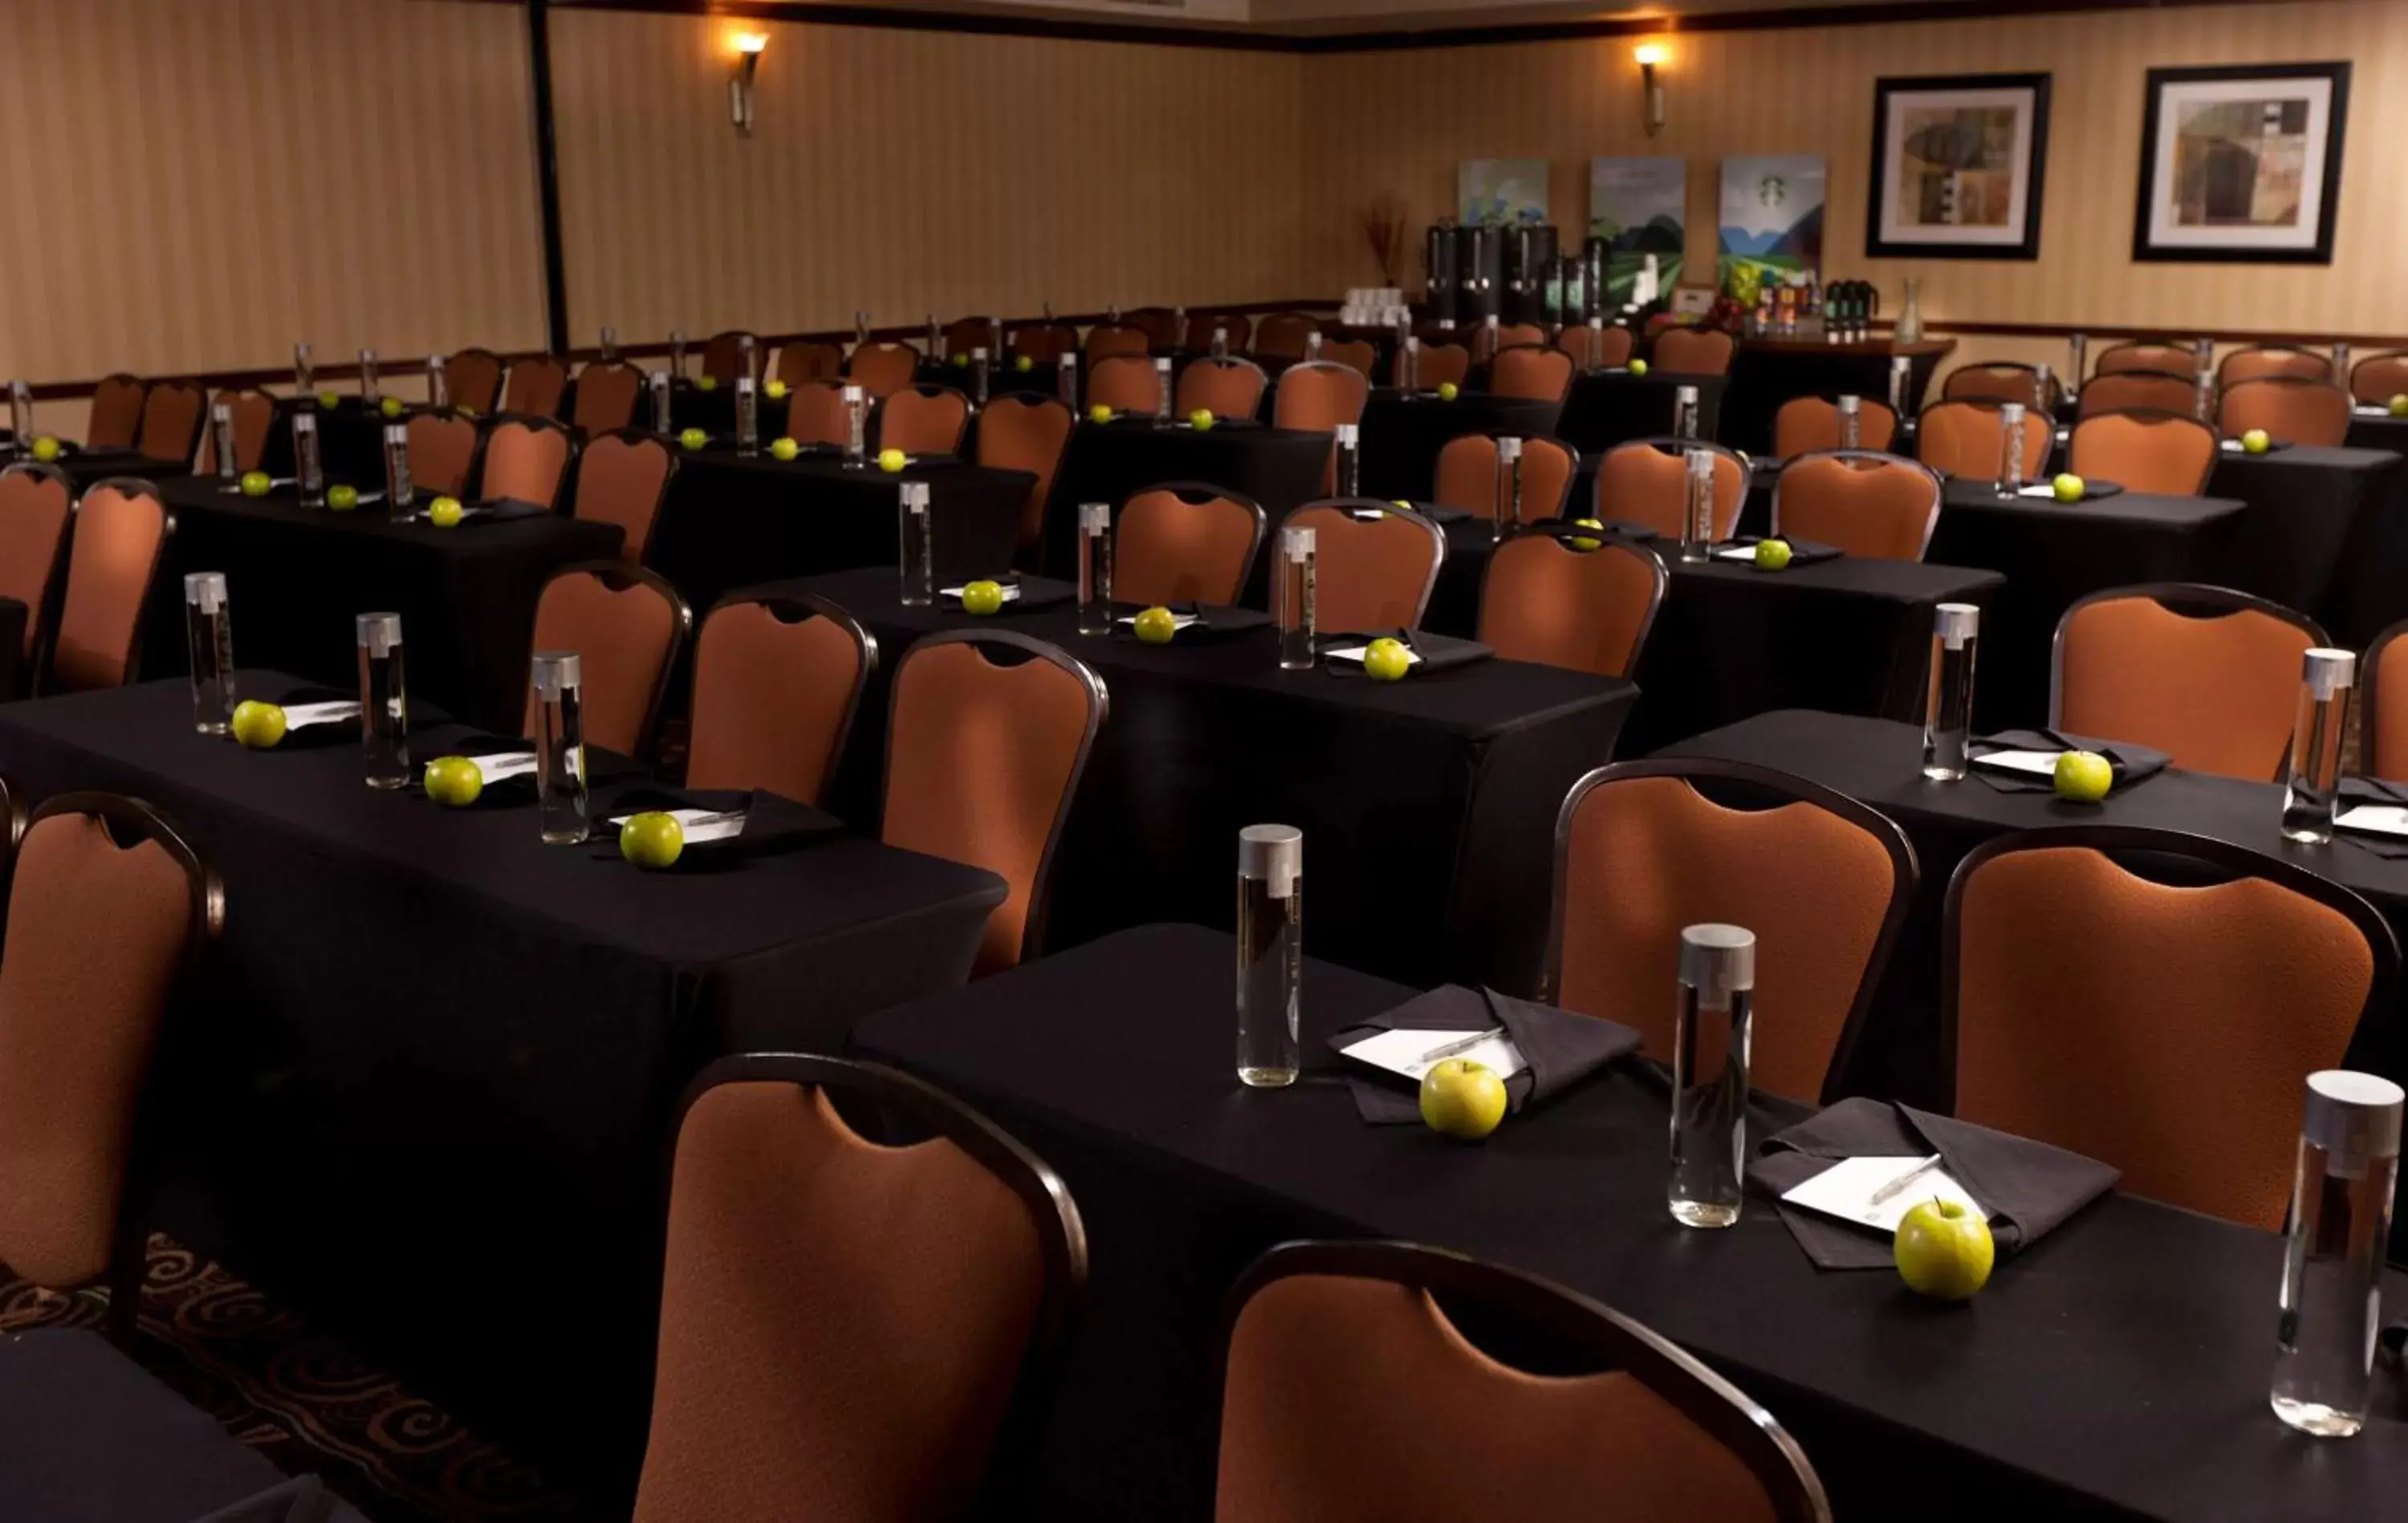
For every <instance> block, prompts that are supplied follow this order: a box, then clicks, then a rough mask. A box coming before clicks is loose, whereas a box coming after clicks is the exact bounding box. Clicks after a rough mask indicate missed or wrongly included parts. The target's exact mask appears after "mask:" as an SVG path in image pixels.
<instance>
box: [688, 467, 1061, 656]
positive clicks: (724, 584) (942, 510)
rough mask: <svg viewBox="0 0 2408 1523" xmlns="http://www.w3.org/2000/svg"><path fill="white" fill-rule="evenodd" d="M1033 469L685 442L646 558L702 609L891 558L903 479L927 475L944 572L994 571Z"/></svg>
mask: <svg viewBox="0 0 2408 1523" xmlns="http://www.w3.org/2000/svg"><path fill="white" fill-rule="evenodd" d="M1034 479H1035V478H1034V477H1031V476H1029V474H1028V473H1027V472H1025V471H997V470H990V469H988V468H987V467H985V466H983V465H971V464H968V463H964V462H962V461H958V460H953V459H947V458H943V457H929V458H926V459H924V460H921V461H919V462H917V463H913V464H911V465H909V466H906V467H905V468H904V469H903V470H902V471H901V472H899V473H890V472H886V471H882V470H880V469H879V468H878V467H877V465H876V463H874V462H873V463H868V464H866V465H865V466H863V467H862V468H861V469H859V470H848V469H847V468H846V467H845V465H844V463H843V461H842V460H841V459H840V458H838V457H835V456H830V455H806V456H803V457H801V458H799V459H796V460H793V461H779V460H774V459H772V458H771V457H769V456H768V455H766V454H763V455H753V456H739V455H738V454H737V453H736V452H735V451H734V450H733V449H729V448H711V449H706V450H701V451H698V452H694V453H688V454H685V455H684V456H683V457H682V459H681V463H680V464H679V467H678V473H677V475H676V476H675V477H671V478H670V481H669V491H668V498H667V501H666V502H664V503H663V504H662V505H661V516H660V520H659V522H658V524H657V525H656V526H655V527H654V529H653V531H652V546H651V548H650V549H649V550H648V551H647V552H646V556H645V559H646V561H647V562H649V563H650V564H651V566H652V569H653V570H655V571H657V572H659V573H660V574H661V575H662V576H667V578H668V579H669V580H670V581H671V582H673V583H674V584H676V586H677V590H678V591H680V592H682V593H684V594H685V598H686V601H687V602H688V603H690V604H692V605H694V614H695V619H696V620H697V621H699V620H700V619H701V618H702V616H703V615H704V614H705V613H707V612H708V611H709V610H710V605H712V604H713V603H716V602H718V601H719V599H720V598H722V597H723V596H724V595H725V594H726V593H727V592H728V591H730V590H731V589H734V588H738V587H743V586H747V585H749V584H751V583H753V582H759V581H767V580H770V579H772V578H775V577H780V576H810V575H813V574H815V573H818V572H823V571H840V570H843V569H845V568H846V567H849V566H868V565H881V566H892V565H896V563H897V562H898V561H899V558H900V555H901V548H902V538H901V535H902V520H901V518H900V516H899V503H900V499H899V496H898V494H897V492H896V488H897V487H898V486H899V485H900V484H901V483H903V482H906V481H925V482H926V483H927V484H928V513H929V517H930V519H931V520H932V521H931V532H932V534H933V535H934V538H935V548H936V561H937V570H938V573H939V575H940V576H993V575H995V574H996V573H997V572H999V571H1002V570H1004V569H1006V568H1007V567H1009V566H1010V565H1011V554H1012V548H1013V546H1014V545H1015V544H1016V543H1017V542H1018V539H1019V534H1020V513H1021V507H1022V505H1024V504H1025V502H1026V501H1027V500H1028V491H1029V488H1030V486H1031V485H1032V484H1033V483H1034Z"/></svg>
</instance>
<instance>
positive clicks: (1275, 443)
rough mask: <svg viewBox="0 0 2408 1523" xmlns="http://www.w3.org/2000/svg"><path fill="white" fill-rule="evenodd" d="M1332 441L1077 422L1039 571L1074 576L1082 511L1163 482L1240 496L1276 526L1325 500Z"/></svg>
mask: <svg viewBox="0 0 2408 1523" xmlns="http://www.w3.org/2000/svg"><path fill="white" fill-rule="evenodd" d="M1329 449H1330V436H1329V435H1328V434H1316V433H1306V432H1301V431H1298V430H1295V429H1283V428H1268V427H1259V426H1258V427H1254V428H1240V427H1236V426H1232V425H1224V426H1221V427H1216V428H1213V429H1211V430H1209V431H1207V432H1204V433H1200V434H1199V433H1197V431H1196V430H1194V429H1191V428H1184V427H1175V428H1157V427H1155V426H1154V422H1153V420H1150V419H1123V420H1116V421H1113V422H1110V423H1091V422H1087V421H1084V420H1082V421H1081V422H1080V424H1079V426H1078V428H1077V430H1076V431H1074V432H1073V433H1072V434H1071V435H1070V443H1069V447H1068V448H1067V449H1066V450H1065V451H1064V452H1063V458H1062V468H1061V470H1060V471H1059V472H1057V473H1056V474H1055V475H1054V495H1053V498H1052V500H1051V502H1050V503H1049V505H1048V506H1047V507H1046V510H1045V537H1044V544H1043V547H1042V553H1041V556H1040V558H1039V562H1038V566H1039V569H1040V570H1042V571H1043V572H1044V573H1045V574H1046V575H1047V576H1075V575H1076V574H1077V561H1076V554H1077V547H1076V541H1077V537H1078V517H1079V515H1078V506H1079V505H1080V504H1081V503H1111V504H1112V505H1114V506H1115V507H1117V506H1118V505H1120V504H1121V503H1123V502H1125V501H1126V500H1127V499H1128V497H1129V495H1130V494H1131V493H1133V492H1137V491H1143V490H1144V489H1146V488H1147V487H1152V486H1159V485H1160V484H1162V483H1163V482H1166V481H1201V482H1204V483H1205V484H1207V485H1209V486H1215V487H1224V488H1226V489H1228V490H1229V491H1238V492H1242V493H1243V494H1245V495H1246V496H1248V497H1251V498H1253V499H1254V501H1255V502H1257V503H1260V504H1261V505H1262V508H1263V511H1264V512H1265V513H1266V514H1268V515H1269V519H1270V521H1271V522H1272V523H1274V524H1276V523H1277V522H1279V520H1281V519H1282V518H1283V517H1284V516H1285V515H1286V513H1287V512H1288V510H1289V509H1291V508H1294V507H1297V506H1299V505H1303V504H1305V503H1309V502H1311V501H1312V500H1313V499H1314V498H1316V497H1319V496H1320V495H1321V494H1322V491H1321V488H1322V481H1323V478H1324V476H1325V473H1326V471H1327V470H1328V467H1329Z"/></svg>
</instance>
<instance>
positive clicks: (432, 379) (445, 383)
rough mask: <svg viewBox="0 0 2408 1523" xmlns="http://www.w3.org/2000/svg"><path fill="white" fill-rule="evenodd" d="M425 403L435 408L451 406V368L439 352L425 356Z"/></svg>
mask: <svg viewBox="0 0 2408 1523" xmlns="http://www.w3.org/2000/svg"><path fill="white" fill-rule="evenodd" d="M426 405H427V406H430V407H437V408H448V407H450V406H452V370H451V366H450V364H449V363H447V362H446V361H445V360H444V358H443V356H441V355H439V354H430V355H428V356H427V357H426Z"/></svg>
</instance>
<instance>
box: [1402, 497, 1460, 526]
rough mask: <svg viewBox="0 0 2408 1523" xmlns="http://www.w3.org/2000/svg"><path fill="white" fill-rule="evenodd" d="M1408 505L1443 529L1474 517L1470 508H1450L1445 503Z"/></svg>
mask: <svg viewBox="0 0 2408 1523" xmlns="http://www.w3.org/2000/svg"><path fill="white" fill-rule="evenodd" d="M1391 506H1393V504H1391ZM1409 506H1411V507H1412V510H1413V511H1414V512H1416V513H1418V514H1420V515H1421V516H1422V517H1423V518H1426V519H1427V520H1430V522H1432V523H1435V524H1437V525H1438V526H1439V527H1440V528H1441V529H1443V528H1445V527H1446V526H1447V525H1448V524H1450V523H1461V522H1462V521H1463V520H1466V519H1468V518H1470V517H1471V516H1472V513H1471V509H1469V508H1468V507H1449V506H1447V505H1445V504H1444V503H1412V504H1410V505H1409Z"/></svg>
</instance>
